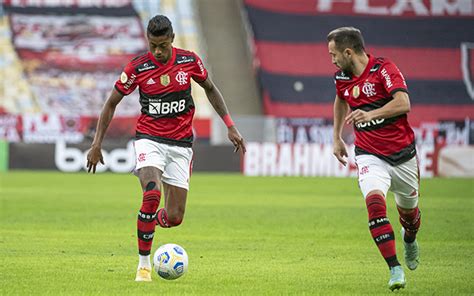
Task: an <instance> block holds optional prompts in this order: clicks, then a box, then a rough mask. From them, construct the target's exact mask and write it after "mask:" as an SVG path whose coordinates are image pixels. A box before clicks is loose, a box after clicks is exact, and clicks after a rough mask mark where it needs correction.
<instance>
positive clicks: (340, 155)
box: [333, 139, 347, 166]
mask: <svg viewBox="0 0 474 296" xmlns="http://www.w3.org/2000/svg"><path fill="white" fill-rule="evenodd" d="M333 154H334V156H336V158H337V160H339V162H340V163H341V164H342V165H343V166H346V165H347V160H346V159H345V157H347V150H346V143H344V141H343V140H342V139H337V140H334V144H333Z"/></svg>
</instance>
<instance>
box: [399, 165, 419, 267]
mask: <svg viewBox="0 0 474 296" xmlns="http://www.w3.org/2000/svg"><path fill="white" fill-rule="evenodd" d="M392 180H393V185H392V191H393V192H394V194H395V201H396V203H397V209H398V213H399V217H400V224H401V225H402V237H403V245H404V247H405V252H404V255H405V256H404V257H405V263H406V265H407V266H408V268H409V269H411V270H415V269H416V268H417V267H418V264H419V261H420V251H419V246H418V242H417V240H416V235H417V233H418V229H419V228H420V225H421V212H420V210H419V208H418V196H419V170H418V162H417V159H416V157H414V158H412V159H411V160H409V161H407V162H405V163H403V164H401V165H399V166H396V167H394V168H393V169H392Z"/></svg>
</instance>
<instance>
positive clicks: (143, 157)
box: [138, 153, 146, 162]
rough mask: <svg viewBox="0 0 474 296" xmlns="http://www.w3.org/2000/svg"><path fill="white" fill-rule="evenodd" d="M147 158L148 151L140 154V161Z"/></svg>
mask: <svg viewBox="0 0 474 296" xmlns="http://www.w3.org/2000/svg"><path fill="white" fill-rule="evenodd" d="M145 160H146V153H140V154H138V162H144V161H145Z"/></svg>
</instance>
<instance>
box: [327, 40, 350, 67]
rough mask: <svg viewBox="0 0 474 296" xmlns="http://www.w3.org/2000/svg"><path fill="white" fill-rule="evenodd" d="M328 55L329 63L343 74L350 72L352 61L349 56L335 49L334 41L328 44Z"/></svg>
mask: <svg viewBox="0 0 474 296" xmlns="http://www.w3.org/2000/svg"><path fill="white" fill-rule="evenodd" d="M328 49H329V55H330V56H331V62H332V63H333V64H334V65H336V67H338V68H339V69H341V70H342V71H344V72H351V70H352V67H351V65H352V61H351V59H350V56H347V54H344V53H343V52H341V51H339V50H338V49H337V48H336V43H335V42H334V40H331V41H330V42H329V43H328Z"/></svg>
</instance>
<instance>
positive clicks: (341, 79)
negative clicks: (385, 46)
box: [334, 55, 416, 165]
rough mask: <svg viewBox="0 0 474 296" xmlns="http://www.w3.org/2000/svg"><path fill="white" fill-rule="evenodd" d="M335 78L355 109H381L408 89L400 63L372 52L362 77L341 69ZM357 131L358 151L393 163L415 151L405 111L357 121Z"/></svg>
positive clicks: (341, 91) (357, 153)
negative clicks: (374, 54)
mask: <svg viewBox="0 0 474 296" xmlns="http://www.w3.org/2000/svg"><path fill="white" fill-rule="evenodd" d="M334 78H335V81H336V93H337V96H338V97H339V98H341V99H343V100H345V101H346V102H347V103H348V104H349V106H350V108H351V109H352V110H353V111H354V110H357V109H361V110H364V111H371V110H374V109H378V108H381V107H383V106H384V105H385V104H387V103H388V102H390V101H391V100H392V99H393V94H394V93H396V92H398V91H403V92H407V93H408V90H407V85H406V82H405V78H404V77H403V75H402V73H401V72H400V70H399V69H398V68H397V66H396V65H395V64H394V63H392V62H391V61H389V60H388V59H385V58H375V57H373V56H371V55H369V63H368V64H367V67H366V68H365V70H364V72H363V73H362V74H361V75H360V76H359V77H356V76H353V75H348V74H346V73H344V72H342V71H338V72H336V74H335V77H334ZM354 131H355V142H354V145H355V152H356V155H360V154H373V155H375V156H377V157H379V158H381V159H383V160H385V161H387V162H389V163H390V164H392V165H397V164H400V163H403V162H405V161H407V160H409V159H411V158H412V157H414V156H415V155H416V148H415V134H414V132H413V130H412V129H411V127H410V124H409V123H408V119H407V115H406V114H402V115H398V116H395V117H391V118H380V119H375V120H372V121H370V122H367V123H359V124H355V125H354Z"/></svg>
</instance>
